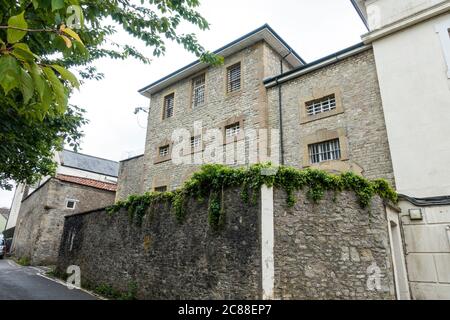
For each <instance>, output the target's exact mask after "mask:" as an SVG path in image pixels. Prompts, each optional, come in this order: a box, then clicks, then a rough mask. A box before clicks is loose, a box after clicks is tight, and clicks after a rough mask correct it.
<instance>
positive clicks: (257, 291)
mask: <svg viewBox="0 0 450 320" xmlns="http://www.w3.org/2000/svg"><path fill="white" fill-rule="evenodd" d="M270 192H272V191H270ZM263 194H265V197H266V196H267V194H269V195H270V194H271V193H263ZM297 198H298V202H297V204H296V205H295V206H294V207H293V208H289V207H288V206H287V204H286V194H285V192H284V191H281V190H274V191H273V202H272V201H271V200H272V199H269V200H270V201H267V200H268V199H257V202H258V204H257V205H250V204H247V203H244V202H243V201H242V200H241V197H240V190H237V189H233V190H225V192H224V202H223V203H224V208H225V211H226V223H225V226H224V228H223V230H222V231H220V232H215V231H212V230H211V228H210V227H209V224H208V203H206V202H207V201H206V202H205V203H199V202H197V201H196V200H192V199H191V200H189V203H188V205H187V208H188V210H187V217H186V221H185V222H184V223H182V224H180V223H178V222H177V220H176V218H175V215H174V214H173V212H172V210H171V208H170V204H168V203H167V204H162V203H161V204H158V205H155V206H154V207H153V208H152V209H151V210H150V212H149V214H148V215H147V216H146V217H145V218H144V221H143V225H142V226H137V225H136V224H135V223H130V221H129V218H128V216H127V212H126V211H120V212H119V213H117V214H112V215H109V214H108V213H106V212H105V211H96V212H91V213H86V214H80V215H76V216H70V217H67V218H66V222H65V227H64V235H63V239H62V244H61V247H60V253H59V261H58V271H59V272H65V270H66V268H67V267H68V266H69V265H78V266H80V269H81V278H82V282H84V283H85V284H89V285H90V286H91V287H92V286H99V285H108V286H110V287H112V288H114V289H116V290H121V291H127V290H128V288H129V287H130V284H135V285H136V287H137V297H138V298H140V299H227V300H228V299H261V298H263V292H264V297H265V298H275V299H394V298H395V292H394V285H393V271H392V263H391V254H390V249H389V248H390V246H389V237H388V229H387V228H388V224H387V220H386V211H385V207H384V205H383V202H382V200H381V199H380V198H379V197H374V198H373V200H372V203H371V205H370V207H369V208H367V209H361V207H360V205H359V203H358V200H357V197H356V196H355V194H354V193H353V192H342V193H339V194H338V195H334V193H333V192H329V193H326V194H325V197H324V199H323V200H321V201H320V202H319V203H317V204H314V203H312V202H311V201H309V200H308V199H306V197H305V196H304V195H303V194H302V193H298V194H297ZM268 204H269V205H268ZM271 210H272V211H271ZM261 212H264V213H263V214H261ZM267 217H269V219H268V220H267V221H266V219H267ZM271 218H273V219H271ZM262 225H263V228H262V227H261V226H262ZM272 225H273V227H272V229H269V232H267V226H272ZM261 230H264V232H261ZM270 230H273V232H270ZM270 238H272V239H273V241H271V240H270ZM272 243H274V244H273V245H272ZM271 246H272V247H271ZM262 252H263V254H262ZM262 260H263V261H264V263H262V262H261V261H262ZM374 263H375V265H376V267H377V268H379V269H377V270H378V271H379V275H380V287H379V288H378V289H377V288H372V289H374V290H372V291H371V290H369V287H368V286H367V284H368V282H370V280H371V277H372V279H373V276H374V274H373V268H372V269H370V268H369V267H371V266H374ZM271 265H272V266H273V267H271Z"/></svg>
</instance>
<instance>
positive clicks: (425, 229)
mask: <svg viewBox="0 0 450 320" xmlns="http://www.w3.org/2000/svg"><path fill="white" fill-rule="evenodd" d="M399 205H400V207H401V209H402V213H401V222H402V228H403V233H404V240H405V248H406V252H405V254H406V264H407V269H408V276H409V281H410V286H411V294H412V297H413V298H414V299H419V300H424V299H433V300H435V299H446V300H448V299H450V238H449V231H448V228H449V226H450V206H439V207H438V206H436V207H425V208H420V209H422V212H423V219H422V220H418V221H417V220H411V219H410V216H409V210H410V209H417V208H418V207H416V206H414V205H413V204H410V203H409V202H407V201H401V202H400V204H399Z"/></svg>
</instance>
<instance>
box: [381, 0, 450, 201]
mask: <svg viewBox="0 0 450 320" xmlns="http://www.w3.org/2000/svg"><path fill="white" fill-rule="evenodd" d="M386 1H387V0H386ZM396 2H397V1H396ZM400 2H401V1H400ZM443 24H446V25H447V24H448V26H449V28H450V14H446V15H441V16H439V17H436V18H434V19H431V20H428V21H425V22H422V23H419V24H417V25H415V26H412V27H409V28H407V29H404V30H402V31H400V32H397V33H394V34H392V35H389V36H387V37H385V38H382V39H379V40H376V41H375V42H374V43H373V47H374V52H375V58H376V64H377V70H378V78H379V83H380V89H381V97H382V100H383V108H384V113H385V119H386V126H387V131H388V138H389V144H390V148H391V154H392V161H393V167H394V175H395V180H396V185H397V190H398V192H399V193H403V194H406V195H408V196H412V197H432V196H443V195H450V166H449V164H450V79H449V77H448V74H447V72H448V65H447V61H446V59H445V46H446V45H450V44H449V42H450V38H447V43H445V42H444V43H443V42H442V37H441V36H440V34H439V33H437V32H436V28H437V27H438V26H442V25H443ZM447 36H448V34H447Z"/></svg>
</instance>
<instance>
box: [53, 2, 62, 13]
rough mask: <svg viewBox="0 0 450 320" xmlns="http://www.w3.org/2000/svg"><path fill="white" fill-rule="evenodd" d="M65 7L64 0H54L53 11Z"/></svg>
mask: <svg viewBox="0 0 450 320" xmlns="http://www.w3.org/2000/svg"><path fill="white" fill-rule="evenodd" d="M62 8H64V0H52V11H56V10H59V9H62Z"/></svg>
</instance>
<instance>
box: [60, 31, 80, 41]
mask: <svg viewBox="0 0 450 320" xmlns="http://www.w3.org/2000/svg"><path fill="white" fill-rule="evenodd" d="M61 31H62V32H64V33H65V34H67V35H69V36H71V37H72V38H73V39H75V40H76V41H78V42H80V43H81V44H83V41H81V38H80V36H79V35H78V34H77V33H76V32H75V31H73V30H72V29H70V28H61Z"/></svg>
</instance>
